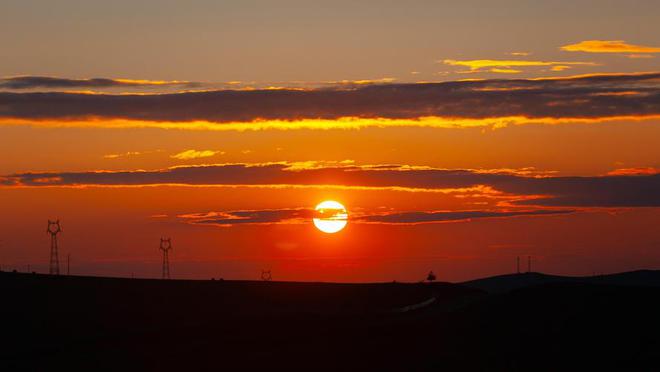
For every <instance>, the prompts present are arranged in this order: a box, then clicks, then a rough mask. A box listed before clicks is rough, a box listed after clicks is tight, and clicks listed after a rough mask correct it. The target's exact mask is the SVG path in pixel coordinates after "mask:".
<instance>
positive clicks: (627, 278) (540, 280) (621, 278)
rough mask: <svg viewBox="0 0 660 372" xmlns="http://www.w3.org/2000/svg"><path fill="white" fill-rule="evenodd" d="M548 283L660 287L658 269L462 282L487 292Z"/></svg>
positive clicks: (505, 276)
mask: <svg viewBox="0 0 660 372" xmlns="http://www.w3.org/2000/svg"><path fill="white" fill-rule="evenodd" d="M549 283H588V284H607V285H621V286H642V287H660V270H635V271H628V272H622V273H615V274H607V275H595V276H559V275H549V274H543V273H537V272H530V273H520V274H505V275H498V276H493V277H489V278H482V279H475V280H470V281H467V282H462V283H459V284H462V285H464V286H466V287H470V288H475V289H480V290H483V291H486V292H488V293H504V292H509V291H512V290H515V289H519V288H527V287H533V286H537V285H543V284H549Z"/></svg>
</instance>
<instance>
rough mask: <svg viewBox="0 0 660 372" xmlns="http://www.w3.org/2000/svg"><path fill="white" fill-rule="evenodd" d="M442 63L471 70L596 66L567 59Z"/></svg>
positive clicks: (445, 61)
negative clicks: (567, 60)
mask: <svg viewBox="0 0 660 372" xmlns="http://www.w3.org/2000/svg"><path fill="white" fill-rule="evenodd" d="M442 63H444V64H446V65H450V66H464V67H469V68H470V71H480V70H483V69H490V70H489V71H492V72H497V71H493V70H492V69H511V68H512V67H533V66H557V65H562V66H596V65H597V64H596V63H594V62H566V61H563V62H561V61H558V62H557V61H525V60H498V59H472V60H462V61H461V60H455V59H445V60H443V61H442Z"/></svg>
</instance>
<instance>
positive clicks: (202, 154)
mask: <svg viewBox="0 0 660 372" xmlns="http://www.w3.org/2000/svg"><path fill="white" fill-rule="evenodd" d="M216 154H224V152H222V151H214V150H201V151H200V150H185V151H182V152H180V153H178V154H174V155H172V156H170V158H173V159H179V160H191V159H199V158H209V157H211V156H214V155H216Z"/></svg>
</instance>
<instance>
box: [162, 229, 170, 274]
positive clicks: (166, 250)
mask: <svg viewBox="0 0 660 372" xmlns="http://www.w3.org/2000/svg"><path fill="white" fill-rule="evenodd" d="M160 250H161V251H163V279H169V278H170V251H171V250H172V239H171V238H167V239H165V238H160Z"/></svg>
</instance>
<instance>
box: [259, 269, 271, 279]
mask: <svg viewBox="0 0 660 372" xmlns="http://www.w3.org/2000/svg"><path fill="white" fill-rule="evenodd" d="M261 280H263V281H264V282H270V281H271V280H273V275H272V274H271V272H270V269H268V270H261Z"/></svg>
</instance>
